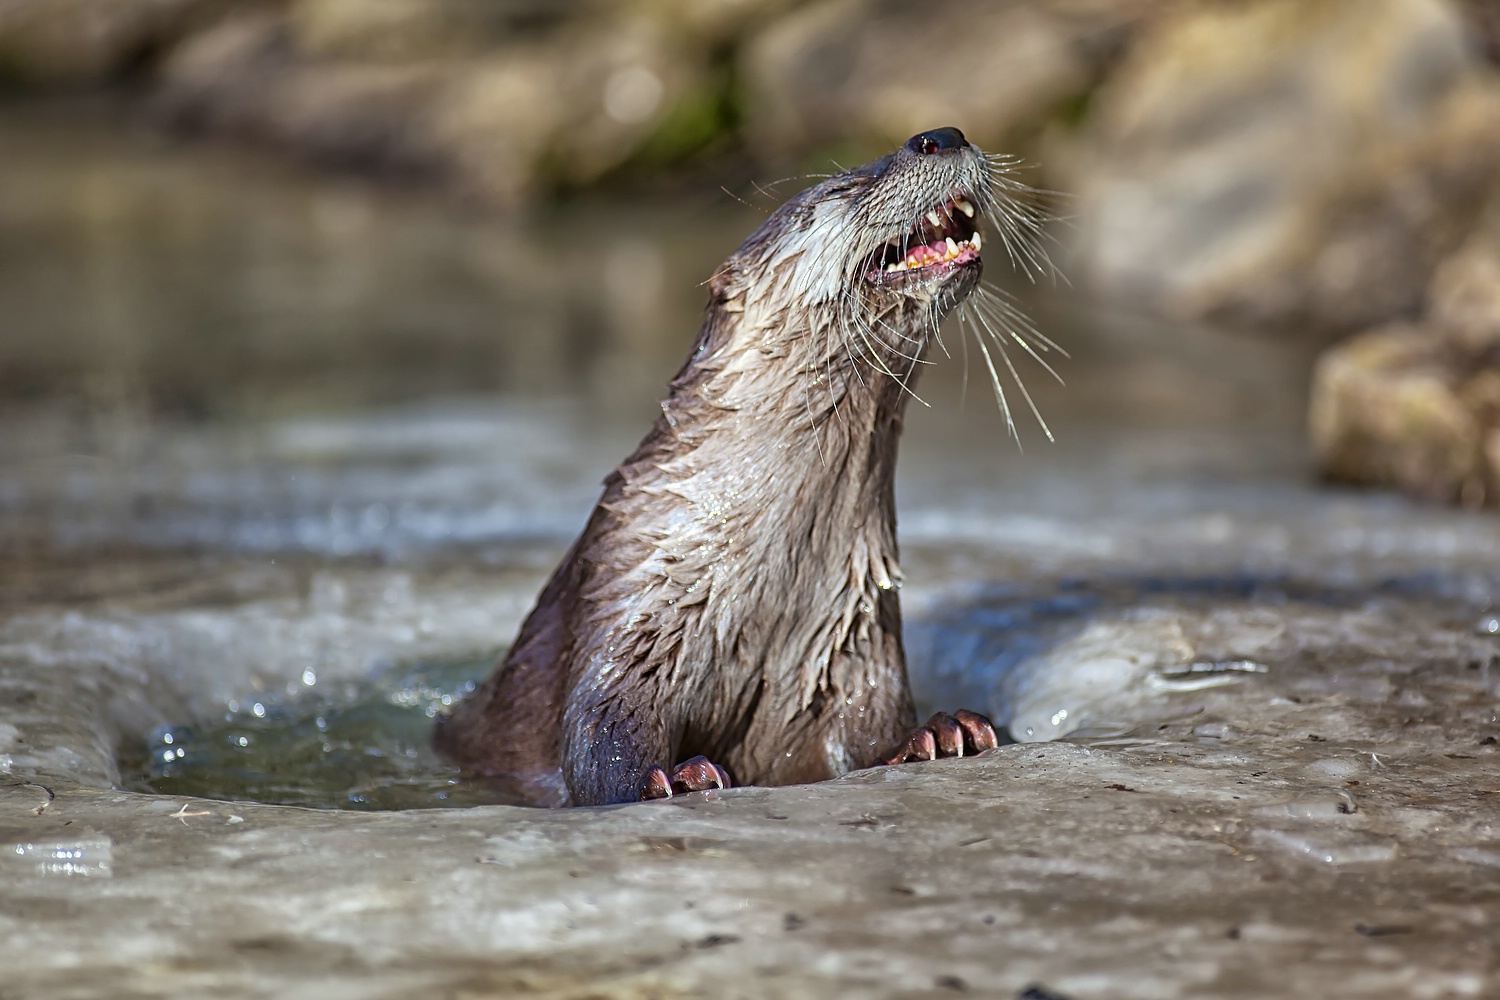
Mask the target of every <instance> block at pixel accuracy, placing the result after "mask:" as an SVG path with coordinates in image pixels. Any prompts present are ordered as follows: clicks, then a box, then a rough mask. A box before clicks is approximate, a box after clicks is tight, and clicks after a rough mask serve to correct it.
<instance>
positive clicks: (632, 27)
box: [156, 3, 707, 205]
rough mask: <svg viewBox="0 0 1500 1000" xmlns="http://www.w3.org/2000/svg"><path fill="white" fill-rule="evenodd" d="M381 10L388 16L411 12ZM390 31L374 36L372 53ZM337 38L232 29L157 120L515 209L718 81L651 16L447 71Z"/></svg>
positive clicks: (184, 57) (166, 85)
mask: <svg viewBox="0 0 1500 1000" xmlns="http://www.w3.org/2000/svg"><path fill="white" fill-rule="evenodd" d="M322 6H324V7H328V9H329V10H333V9H336V8H334V7H332V6H330V5H329V4H323V5H322ZM380 6H382V7H383V13H382V14H381V15H380V16H386V15H389V16H395V14H394V12H395V11H397V9H398V5H397V4H395V3H391V4H388V5H384V4H383V5H380ZM401 9H407V8H405V7H402V8H401ZM463 9H465V10H468V8H467V7H465V8H463ZM319 16H320V17H324V16H326V17H330V18H331V17H332V16H333V15H332V14H328V13H326V12H325V13H324V14H320V15H319ZM377 21H378V18H376V17H373V16H372V19H371V20H370V21H366V22H362V23H363V24H364V25H365V27H369V28H370V29H371V31H372V35H371V38H373V37H374V35H373V25H374V24H375V23H377ZM497 23H498V22H497ZM330 30H331V29H328V28H327V27H326V23H324V27H321V28H319V29H318V30H317V31H312V37H313V39H314V42H315V44H314V43H310V42H309V41H308V32H309V31H311V29H309V28H308V26H307V24H305V23H304V24H299V23H298V21H297V20H296V18H295V17H290V18H289V17H284V16H282V15H279V14H274V13H266V14H256V15H253V16H245V17H240V18H237V19H234V20H231V21H226V22H225V23H223V24H221V25H219V26H218V27H216V28H215V29H214V30H212V31H209V32H206V33H204V34H202V35H201V36H199V37H197V38H194V39H193V40H192V41H191V42H189V43H187V44H185V45H183V46H182V47H181V49H180V50H179V51H178V52H176V53H174V55H173V57H172V58H171V59H170V60H168V62H167V63H166V65H165V67H164V70H163V74H162V81H161V86H160V88H159V92H158V95H157V98H156V101H157V107H158V109H159V110H160V111H161V113H162V114H163V115H164V116H165V118H166V119H167V120H168V121H170V122H172V123H175V124H176V125H178V126H182V127H189V128H196V129H201V130H205V131H212V132H218V133H224V134H230V135H235V136H240V137H245V138H249V139H253V140H256V141H260V142H263V143H268V144H271V145H275V146H281V147H283V148H287V149H290V150H292V151H294V152H298V153H303V154H307V155H310V156H312V157H314V158H317V159H319V160H323V161H329V162H334V163H339V164H344V165H354V166H359V167H362V168H365V169H386V170H397V171H403V172H408V173H417V174H423V175H428V176H434V177H438V178H440V179H442V180H443V181H444V182H445V183H447V184H449V185H450V186H451V187H453V188H454V189H455V190H457V191H458V192H460V193H462V194H467V195H473V196H476V197H479V198H480V199H482V200H484V201H487V202H489V203H493V204H500V205H515V204H519V203H521V202H523V201H525V200H526V199H527V198H528V197H530V196H532V195H534V194H535V193H536V192H537V191H538V190H539V189H542V188H545V187H549V186H554V185H557V184H564V185H574V184H583V183H587V182H589V181H592V180H595V179H597V178H598V177H599V176H600V175H602V174H603V173H605V172H607V171H609V170H611V169H613V168H615V167H617V166H619V165H620V164H621V163H623V162H625V161H626V160H627V159H628V158H629V157H630V156H631V155H632V154H634V153H635V152H636V151H637V150H638V149H639V148H640V147H641V146H642V145H643V144H644V143H646V142H647V141H648V140H650V139H651V138H652V137H653V136H654V135H655V134H656V133H657V131H658V129H659V128H661V127H662V126H663V123H664V122H666V121H668V120H669V119H670V116H671V115H672V114H673V113H674V112H675V111H676V110H677V109H678V108H679V107H681V106H682V105H683V104H684V103H685V102H688V101H690V100H691V99H692V98H693V97H694V95H695V94H696V93H697V92H698V91H699V90H701V88H702V87H703V86H704V85H705V81H706V79H707V73H706V69H705V64H704V62H703V60H702V59H701V58H699V57H696V56H695V55H694V54H693V53H691V52H689V51H686V50H685V49H683V48H682V47H681V46H680V45H679V39H678V38H677V37H676V36H674V35H673V34H672V33H670V32H669V31H668V30H666V28H665V26H663V25H662V24H660V23H659V22H657V21H654V20H653V19H651V18H647V17H644V16H623V15H622V16H620V17H619V18H606V19H604V20H602V21H591V22H588V23H587V24H586V25H584V24H579V25H572V24H570V25H567V26H565V27H563V28H559V29H557V30H554V31H548V32H544V33H541V34H539V35H536V36H534V37H533V36H531V35H528V34H525V33H522V34H520V35H519V36H518V37H517V39H516V40H514V41H512V42H510V43H508V44H505V45H501V46H500V47H498V48H497V49H495V50H493V51H487V52H485V53H484V54H482V55H473V56H464V57H453V58H445V59H437V58H430V59H428V58H424V59H396V58H394V57H392V58H385V55H387V54H389V51H390V50H385V49H379V48H376V49H374V50H373V52H375V53H378V54H379V55H378V57H377V55H374V54H372V55H371V56H370V57H369V58H359V59H356V58H343V57H340V56H337V55H334V54H333V53H337V52H342V51H345V49H346V47H350V50H353V49H357V48H358V46H355V45H354V43H353V41H352V40H351V39H353V38H354V37H356V34H355V33H353V29H352V28H351V27H349V24H348V23H345V24H344V28H343V29H341V30H347V32H349V33H346V34H345V35H343V36H339V37H340V40H339V41H338V43H337V44H335V43H334V41H332V39H333V38H334V35H333V34H331V33H330ZM320 32H322V33H321V34H320ZM437 38H438V35H436V34H433V35H429V36H427V42H430V43H431V44H433V45H438V44H440V43H439V42H438V41H437ZM371 44H372V45H373V44H374V43H373V42H371ZM403 44H405V43H403ZM413 44H414V43H413ZM423 44H426V43H423ZM309 46H311V49H310V48H309Z"/></svg>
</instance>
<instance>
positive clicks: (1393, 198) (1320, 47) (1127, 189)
mask: <svg viewBox="0 0 1500 1000" xmlns="http://www.w3.org/2000/svg"><path fill="white" fill-rule="evenodd" d="M1069 167H1070V170H1069V172H1070V173H1071V178H1070V179H1069V180H1067V181H1065V182H1064V187H1065V188H1067V189H1069V190H1072V191H1074V192H1076V193H1077V195H1078V205H1077V211H1076V216H1077V218H1078V224H1077V230H1076V234H1077V243H1076V251H1077V256H1078V257H1079V258H1080V259H1081V262H1082V268H1081V270H1082V271H1083V272H1084V273H1085V275H1086V277H1087V278H1088V279H1090V280H1091V281H1092V282H1093V283H1094V284H1095V285H1096V286H1097V287H1099V288H1100V289H1101V290H1104V291H1107V292H1110V293H1116V294H1123V295H1126V296H1129V297H1132V298H1134V299H1136V300H1137V301H1139V302H1142V303H1144V304H1146V305H1149V306H1151V307H1154V308H1156V309H1160V310H1163V311H1167V312H1171V313H1174V314H1179V315H1189V316H1212V317H1217V318H1221V319H1226V320H1229V321H1233V322H1239V323H1248V324H1254V325H1288V324H1298V325H1305V326H1316V327H1325V328H1334V329H1346V330H1347V329H1358V328H1360V327H1368V326H1371V325H1374V324H1376V323H1379V322H1383V321H1385V320H1387V319H1389V318H1391V317H1393V316H1399V315H1402V314H1406V315H1411V314H1414V313H1415V312H1416V310H1417V308H1418V306H1419V305H1420V303H1421V300H1422V295H1423V292H1424V289H1425V287H1426V285H1427V281H1428V278H1429V277H1430V275H1431V272H1432V269H1433V268H1434V266H1435V265H1436V264H1437V262H1438V260H1439V259H1440V258H1441V257H1442V256H1443V254H1444V253H1445V252H1447V251H1448V250H1450V249H1451V248H1452V247H1453V246H1455V245H1456V244H1457V243H1458V242H1459V241H1460V240H1461V239H1462V237H1463V235H1464V232H1465V228H1466V226H1467V225H1468V224H1470V222H1471V220H1472V217H1473V214H1474V212H1475V209H1476V207H1477V205H1478V203H1479V201H1480V199H1481V198H1482V196H1483V193H1484V190H1485V188H1486V187H1487V185H1488V182H1489V180H1490V178H1491V177H1492V176H1493V175H1494V173H1495V171H1496V169H1497V167H1500V93H1497V89H1496V85H1495V80H1494V76H1493V73H1492V71H1491V70H1490V68H1489V67H1488V66H1487V65H1486V64H1485V63H1484V62H1483V60H1482V59H1481V58H1480V55H1479V53H1478V51H1477V46H1476V45H1475V44H1474V42H1473V39H1472V38H1471V37H1470V35H1469V34H1468V28H1467V26H1466V25H1465V23H1464V22H1463V21H1462V20H1461V18H1460V16H1459V14H1458V13H1457V11H1456V10H1455V9H1453V8H1452V7H1450V6H1449V5H1448V4H1446V3H1443V2H1440V0H1368V2H1362V3H1358V4H1353V3H1343V2H1335V0H1312V2H1307V0H1257V2H1253V3H1242V4H1217V3H1208V2H1204V3H1195V4H1190V5H1187V6H1185V7H1183V8H1181V9H1179V10H1178V11H1177V12H1175V13H1172V14H1169V15H1167V16H1165V17H1163V18H1162V19H1160V20H1159V21H1157V22H1155V23H1154V24H1152V25H1151V26H1150V27H1148V28H1147V29H1146V30H1145V32H1144V34H1143V36H1142V37H1141V38H1140V39H1139V40H1138V42H1137V44H1135V45H1134V46H1133V48H1132V49H1131V51H1130V53H1129V55H1128V56H1127V57H1126V61H1125V64H1124V65H1123V66H1122V67H1121V69H1120V71H1119V72H1118V73H1117V74H1115V75H1114V76H1113V77H1112V78H1111V79H1110V80H1109V82H1108V83H1107V84H1106V85H1105V87H1104V89H1103V91H1102V92H1101V93H1100V94H1099V95H1098V99H1097V101H1096V103H1095V109H1094V111H1093V113H1092V114H1091V115H1090V116H1089V119H1088V120H1087V121H1086V123H1085V126H1084V129H1083V132H1082V134H1081V140H1080V143H1079V146H1078V147H1076V148H1075V149H1074V151H1073V156H1072V157H1071V162H1070V164H1069Z"/></svg>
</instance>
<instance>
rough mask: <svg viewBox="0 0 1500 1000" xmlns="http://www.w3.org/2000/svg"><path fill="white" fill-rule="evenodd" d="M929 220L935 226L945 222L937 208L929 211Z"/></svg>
mask: <svg viewBox="0 0 1500 1000" xmlns="http://www.w3.org/2000/svg"><path fill="white" fill-rule="evenodd" d="M927 221H928V222H930V223H932V224H933V225H934V226H942V224H943V220H942V219H939V218H938V214H937V209H933V210H932V211H930V212H928V213H927Z"/></svg>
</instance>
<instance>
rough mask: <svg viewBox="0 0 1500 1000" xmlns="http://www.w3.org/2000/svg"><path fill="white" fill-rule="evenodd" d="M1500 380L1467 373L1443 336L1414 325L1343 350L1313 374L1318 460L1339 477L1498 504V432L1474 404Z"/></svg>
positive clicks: (1377, 333)
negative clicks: (1445, 345) (1445, 346)
mask: <svg viewBox="0 0 1500 1000" xmlns="http://www.w3.org/2000/svg"><path fill="white" fill-rule="evenodd" d="M1495 375H1496V373H1495V372H1484V371H1481V372H1479V373H1478V374H1477V375H1476V374H1474V373H1473V372H1472V371H1469V372H1466V371H1464V370H1463V366H1462V365H1459V364H1455V363H1454V362H1453V359H1452V358H1450V357H1448V356H1447V355H1446V354H1445V352H1444V351H1443V350H1442V345H1441V344H1440V342H1439V341H1438V340H1437V338H1435V337H1433V336H1432V335H1431V334H1430V333H1429V332H1428V331H1425V330H1422V329H1419V328H1415V327H1411V326H1405V325H1401V326H1393V327H1386V328H1383V329H1380V330H1375V331H1372V332H1370V333H1366V334H1363V335H1361V336H1359V337H1356V338H1354V339H1353V340H1351V341H1348V342H1347V343H1344V344H1341V345H1339V346H1338V347H1335V348H1333V349H1331V350H1329V351H1328V352H1327V353H1326V354H1324V355H1323V357H1322V358H1321V359H1320V360H1319V362H1318V365H1317V368H1316V370H1315V372H1314V376H1313V394H1312V408H1311V414H1310V419H1309V424H1310V429H1311V432H1312V440H1313V447H1314V449H1315V450H1316V452H1317V456H1318V460H1319V462H1320V463H1321V465H1322V467H1323V469H1324V470H1325V471H1326V472H1327V473H1328V474H1329V475H1331V476H1333V477H1335V478H1337V479H1343V480H1348V481H1352V482H1358V483H1365V484H1368V485H1374V486H1394V487H1397V488H1400V489H1402V490H1405V491H1406V492H1408V493H1413V494H1415V495H1417V496H1419V497H1423V498H1426V499H1433V500H1444V501H1450V502H1451V501H1458V502H1462V503H1464V504H1465V505H1467V506H1478V505H1479V504H1481V503H1484V502H1485V501H1486V500H1487V501H1488V502H1489V503H1491V504H1494V503H1495V502H1496V499H1497V496H1496V486H1497V484H1500V478H1497V476H1496V473H1497V471H1500V465H1497V464H1495V462H1494V461H1493V460H1494V459H1495V458H1500V454H1496V453H1495V441H1494V440H1493V439H1494V437H1495V431H1496V429H1497V428H1496V427H1495V426H1491V427H1488V428H1487V427H1486V426H1484V424H1482V423H1481V419H1480V418H1481V413H1479V412H1476V410H1477V408H1476V407H1475V406H1473V405H1472V404H1473V403H1474V402H1476V401H1477V400H1476V398H1475V397H1476V396H1483V395H1487V394H1488V393H1491V392H1493V391H1494V389H1495V382H1494V377H1495ZM1495 398H1496V401H1500V395H1497V396H1496V397H1495ZM1491 415H1493V414H1491ZM1487 439H1491V440H1488V442H1487ZM1486 449H1488V450H1489V451H1490V455H1489V456H1488V457H1487V456H1486Z"/></svg>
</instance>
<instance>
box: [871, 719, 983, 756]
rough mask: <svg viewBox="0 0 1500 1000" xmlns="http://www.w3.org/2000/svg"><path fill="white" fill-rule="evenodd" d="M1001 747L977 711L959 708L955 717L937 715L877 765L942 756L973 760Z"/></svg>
mask: <svg viewBox="0 0 1500 1000" xmlns="http://www.w3.org/2000/svg"><path fill="white" fill-rule="evenodd" d="M999 745H1000V738H999V737H998V736H997V735H996V734H995V726H994V724H993V723H991V722H990V720H989V719H987V718H985V717H984V716H982V715H980V714H979V713H978V712H970V711H968V710H967V709H962V708H961V709H959V710H958V711H956V712H954V713H953V714H952V715H949V714H948V713H947V712H937V713H936V714H934V715H933V717H932V718H930V719H928V720H927V724H926V725H924V726H922V727H921V728H919V729H918V730H917V731H916V732H914V733H912V734H911V736H909V737H908V738H907V740H906V742H905V743H903V744H902V745H901V747H900V749H898V750H896V751H895V752H894V753H892V754H890V755H889V756H886V757H882V758H881V759H880V760H878V761H876V762H875V763H877V764H905V763H907V762H908V761H913V760H936V759H937V758H939V757H972V756H973V755H974V754H977V753H982V752H984V751H985V750H991V749H993V748H995V747H997V746H999Z"/></svg>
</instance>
